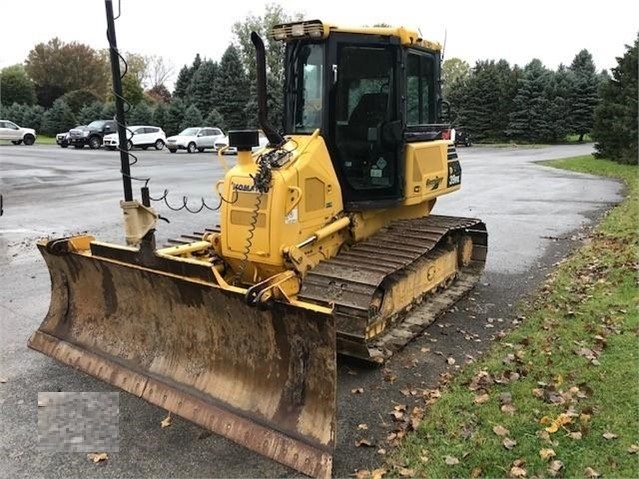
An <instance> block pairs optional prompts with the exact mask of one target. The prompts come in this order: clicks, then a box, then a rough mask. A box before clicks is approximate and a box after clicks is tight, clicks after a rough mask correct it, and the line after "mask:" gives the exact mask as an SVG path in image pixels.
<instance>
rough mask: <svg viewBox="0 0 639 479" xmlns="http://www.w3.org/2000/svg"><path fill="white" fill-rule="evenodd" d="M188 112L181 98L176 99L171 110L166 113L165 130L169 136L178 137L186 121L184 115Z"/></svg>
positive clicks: (171, 105) (170, 106) (170, 107)
mask: <svg viewBox="0 0 639 479" xmlns="http://www.w3.org/2000/svg"><path fill="white" fill-rule="evenodd" d="M185 112H186V105H185V103H184V101H182V100H181V99H180V98H174V99H173V101H172V102H171V104H170V105H169V109H168V111H167V113H166V120H165V123H164V125H165V128H164V131H165V132H166V134H167V135H168V136H171V135H177V134H178V133H179V132H180V131H181V129H180V127H181V126H182V120H184V113H185Z"/></svg>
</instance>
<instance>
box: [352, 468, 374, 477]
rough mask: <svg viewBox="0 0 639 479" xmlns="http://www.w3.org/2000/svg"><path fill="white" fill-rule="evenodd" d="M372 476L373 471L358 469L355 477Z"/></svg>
mask: <svg viewBox="0 0 639 479" xmlns="http://www.w3.org/2000/svg"><path fill="white" fill-rule="evenodd" d="M370 477H371V471H369V470H368V469H358V470H357V472H355V479H370Z"/></svg>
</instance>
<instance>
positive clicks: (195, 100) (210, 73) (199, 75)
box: [189, 60, 218, 113]
mask: <svg viewBox="0 0 639 479" xmlns="http://www.w3.org/2000/svg"><path fill="white" fill-rule="evenodd" d="M217 71H218V64H217V63H216V62H214V61H212V60H205V61H203V62H202V64H201V65H200V66H199V68H198V69H197V71H196V72H195V74H194V75H193V79H192V80H191V86H190V88H189V97H190V99H191V104H194V105H195V106H197V107H198V109H199V110H200V111H201V112H205V113H208V112H210V111H211V110H212V109H213V108H214V107H215V105H216V98H215V78H216V76H217Z"/></svg>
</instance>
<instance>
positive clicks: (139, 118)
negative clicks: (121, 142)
mask: <svg viewBox="0 0 639 479" xmlns="http://www.w3.org/2000/svg"><path fill="white" fill-rule="evenodd" d="M152 118H153V110H151V108H150V107H149V105H147V104H146V103H145V102H141V103H138V104H137V105H135V106H134V107H133V108H132V109H131V112H130V113H129V116H128V117H127V120H126V121H127V124H129V125H148V124H150V123H151V120H152Z"/></svg>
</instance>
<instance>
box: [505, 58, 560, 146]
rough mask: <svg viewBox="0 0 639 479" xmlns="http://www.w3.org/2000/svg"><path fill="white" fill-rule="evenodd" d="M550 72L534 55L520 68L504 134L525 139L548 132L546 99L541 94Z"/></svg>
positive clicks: (543, 136)
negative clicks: (521, 71)
mask: <svg viewBox="0 0 639 479" xmlns="http://www.w3.org/2000/svg"><path fill="white" fill-rule="evenodd" d="M549 76H550V73H549V71H548V70H547V69H546V68H545V67H544V66H543V64H542V63H541V61H539V60H537V59H534V60H532V61H531V62H530V63H529V64H528V65H526V67H525V68H524V72H523V76H522V77H521V79H520V80H519V89H518V91H517V96H515V99H514V100H513V103H514V105H513V106H514V109H513V112H512V113H511V115H510V118H509V119H510V122H509V125H508V131H507V134H508V135H509V136H510V137H511V138H514V139H517V140H523V141H528V142H538V141H543V140H544V139H547V138H549V137H551V136H552V131H551V129H552V127H551V125H550V122H549V120H548V118H549V116H550V101H549V100H548V97H547V96H546V95H545V94H544V92H545V90H546V87H547V84H548V81H549Z"/></svg>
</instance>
